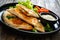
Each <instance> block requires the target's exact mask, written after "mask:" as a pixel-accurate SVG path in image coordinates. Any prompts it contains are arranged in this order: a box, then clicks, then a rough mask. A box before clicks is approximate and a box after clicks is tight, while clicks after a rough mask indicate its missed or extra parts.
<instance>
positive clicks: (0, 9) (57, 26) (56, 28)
mask: <svg viewBox="0 0 60 40" xmlns="http://www.w3.org/2000/svg"><path fill="white" fill-rule="evenodd" d="M16 4H17V3H9V4H5V5H3V6H1V7H0V21H1V22H2V23H3V24H5V22H4V21H3V19H2V18H3V17H2V15H3V12H4V10H6V9H8V8H9V7H10V6H15V5H16ZM39 7H40V6H39ZM49 12H51V13H53V12H52V11H49ZM53 14H55V13H53ZM55 15H56V14H55ZM56 16H57V15H56ZM57 17H58V16H57ZM5 25H6V24H5ZM6 26H8V25H6ZM8 27H9V28H12V27H10V26H8ZM52 27H54V30H53V31H51V32H37V33H36V32H31V31H26V30H19V29H15V28H12V29H15V30H17V31H19V32H25V33H32V34H51V33H55V32H57V31H59V30H60V18H59V17H58V21H57V22H56V23H55V24H53V23H52Z"/></svg>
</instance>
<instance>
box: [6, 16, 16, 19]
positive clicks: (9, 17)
mask: <svg viewBox="0 0 60 40" xmlns="http://www.w3.org/2000/svg"><path fill="white" fill-rule="evenodd" d="M6 17H7V18H8V19H11V18H15V16H6Z"/></svg>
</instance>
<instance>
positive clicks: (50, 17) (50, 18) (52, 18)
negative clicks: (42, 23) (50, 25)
mask: <svg viewBox="0 0 60 40" xmlns="http://www.w3.org/2000/svg"><path fill="white" fill-rule="evenodd" d="M41 17H42V18H44V19H47V20H51V21H55V20H56V19H55V18H54V17H53V16H51V15H41Z"/></svg>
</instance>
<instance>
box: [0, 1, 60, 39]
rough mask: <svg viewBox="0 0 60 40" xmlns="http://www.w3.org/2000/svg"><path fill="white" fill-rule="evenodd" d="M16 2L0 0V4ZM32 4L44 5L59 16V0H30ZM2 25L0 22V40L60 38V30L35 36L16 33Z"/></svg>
mask: <svg viewBox="0 0 60 40" xmlns="http://www.w3.org/2000/svg"><path fill="white" fill-rule="evenodd" d="M31 1H32V0H31ZM12 2H17V0H14V1H13V0H0V6H1V5H3V4H6V3H12ZM32 2H33V4H36V5H39V6H42V7H45V8H47V9H49V10H51V11H53V12H55V13H56V14H57V15H58V16H59V17H60V0H39V1H38V0H37V1H36V0H35V1H32ZM3 27H4V25H3V24H2V23H1V22H0V34H1V35H0V40H60V31H59V32H57V33H56V34H53V35H52V34H51V35H49V36H48V35H46V36H43V35H42V36H40V35H39V36H37V35H34V36H33V35H31V36H30V35H24V34H21V33H20V34H16V33H14V32H12V31H9V30H8V29H6V28H3Z"/></svg>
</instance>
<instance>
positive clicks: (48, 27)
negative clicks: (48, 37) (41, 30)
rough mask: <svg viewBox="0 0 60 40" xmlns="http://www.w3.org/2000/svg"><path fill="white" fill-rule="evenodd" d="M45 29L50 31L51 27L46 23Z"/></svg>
mask: <svg viewBox="0 0 60 40" xmlns="http://www.w3.org/2000/svg"><path fill="white" fill-rule="evenodd" d="M45 31H47V32H50V31H52V28H51V27H50V25H49V24H48V23H47V25H46V26H45Z"/></svg>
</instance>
